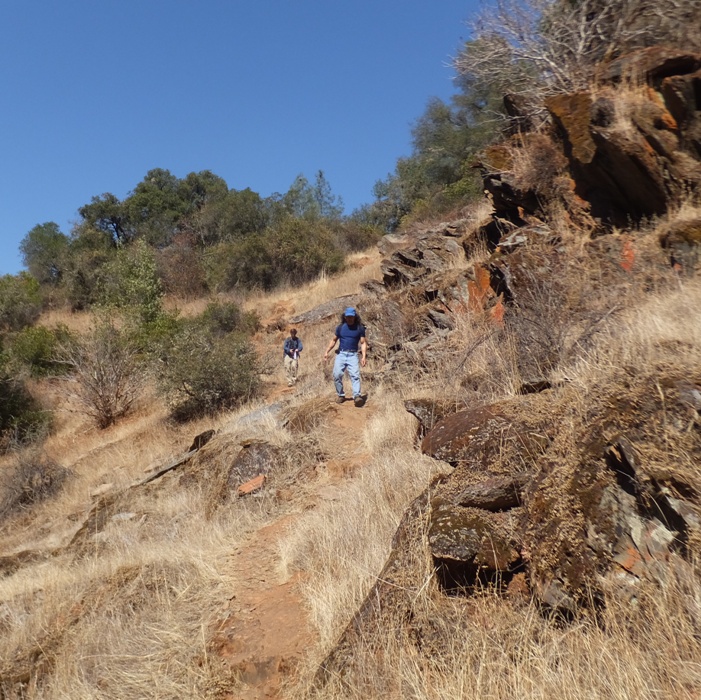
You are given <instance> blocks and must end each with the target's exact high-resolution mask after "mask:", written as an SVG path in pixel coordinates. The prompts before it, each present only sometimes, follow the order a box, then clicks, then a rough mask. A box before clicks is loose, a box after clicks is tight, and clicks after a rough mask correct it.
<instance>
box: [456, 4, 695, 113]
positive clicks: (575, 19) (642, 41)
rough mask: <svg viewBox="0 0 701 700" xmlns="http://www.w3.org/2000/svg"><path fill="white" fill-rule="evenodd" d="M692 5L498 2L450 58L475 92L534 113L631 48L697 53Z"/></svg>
mask: <svg viewBox="0 0 701 700" xmlns="http://www.w3.org/2000/svg"><path fill="white" fill-rule="evenodd" d="M698 23H699V11H698V6H697V3H695V2H694V0H660V1H659V2H656V3H650V2H646V0H621V1H620V2H615V3H610V2H603V1H602V0H582V2H565V1H562V0H527V1H525V2H524V1H522V0H496V2H494V3H489V4H486V5H485V6H484V8H483V9H482V11H481V12H480V13H479V14H478V15H476V17H475V19H474V20H473V21H472V22H471V23H470V25H471V29H472V35H473V37H474V40H472V41H469V42H467V43H466V44H465V47H464V48H463V50H462V51H461V52H460V53H459V54H458V56H457V57H456V59H455V60H454V65H455V67H456V69H457V71H458V73H459V74H461V75H463V76H464V77H465V78H466V79H467V80H469V81H471V82H472V83H473V84H474V85H475V86H476V87H477V89H479V88H480V87H486V88H487V89H491V90H494V89H496V90H498V91H499V92H500V94H514V95H521V96H523V97H524V98H525V99H526V100H527V101H528V103H529V104H530V107H531V109H532V110H533V112H534V113H537V112H538V111H539V110H541V111H542V104H543V100H544V98H545V97H546V96H547V95H549V94H554V93H560V92H574V91H577V90H582V89H586V88H587V87H588V86H589V85H590V84H591V83H592V82H593V81H594V79H595V76H596V71H597V66H598V65H599V64H600V62H601V61H604V60H606V59H610V58H614V57H617V56H620V55H621V54H624V53H626V52H629V51H632V50H634V49H637V48H642V47H647V46H655V45H658V44H665V43H666V44H670V45H674V46H681V47H683V49H684V50H695V49H698V48H699V39H698V32H696V31H695V29H693V28H694V27H697V26H698Z"/></svg>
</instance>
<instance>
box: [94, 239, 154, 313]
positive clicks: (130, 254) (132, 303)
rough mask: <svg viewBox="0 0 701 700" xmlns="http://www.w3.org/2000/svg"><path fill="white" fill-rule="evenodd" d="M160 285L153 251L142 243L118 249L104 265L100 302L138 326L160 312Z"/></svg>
mask: <svg viewBox="0 0 701 700" xmlns="http://www.w3.org/2000/svg"><path fill="white" fill-rule="evenodd" d="M162 297H163V286H162V284H161V281H160V279H159V277H158V273H157V269H156V259H155V256H154V254H153V250H152V249H150V248H149V247H148V246H147V245H146V243H145V242H144V241H137V242H136V243H134V244H133V245H132V246H130V247H128V248H124V249H123V250H120V251H119V253H118V254H117V256H116V258H114V259H113V260H111V261H110V262H108V263H107V265H106V271H105V286H104V288H103V302H104V303H105V304H106V305H107V306H110V307H114V308H117V309H120V310H121V311H124V312H125V313H126V314H127V315H129V316H132V317H134V318H136V319H137V320H138V321H140V322H141V323H149V322H151V321H154V320H155V319H156V318H158V316H159V315H160V314H161V313H162V305H161V299H162Z"/></svg>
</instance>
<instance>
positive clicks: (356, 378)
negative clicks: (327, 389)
mask: <svg viewBox="0 0 701 700" xmlns="http://www.w3.org/2000/svg"><path fill="white" fill-rule="evenodd" d="M346 370H348V376H349V377H350V380H351V385H352V387H353V398H355V397H356V396H360V363H359V361H358V353H357V352H352V351H350V350H342V351H341V352H339V353H338V355H336V360H335V362H334V363H333V383H334V384H335V385H336V393H337V394H338V395H339V396H345V393H344V391H343V373H344V372H345V371H346Z"/></svg>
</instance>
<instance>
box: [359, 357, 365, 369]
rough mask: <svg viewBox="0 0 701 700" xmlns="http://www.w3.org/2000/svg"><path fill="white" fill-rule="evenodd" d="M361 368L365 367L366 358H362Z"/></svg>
mask: <svg viewBox="0 0 701 700" xmlns="http://www.w3.org/2000/svg"><path fill="white" fill-rule="evenodd" d="M360 366H361V367H365V358H364V357H361V358H360Z"/></svg>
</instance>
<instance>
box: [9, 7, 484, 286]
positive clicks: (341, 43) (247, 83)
mask: <svg viewBox="0 0 701 700" xmlns="http://www.w3.org/2000/svg"><path fill="white" fill-rule="evenodd" d="M477 5H478V3H477V0H460V1H459V0H353V1H352V2H336V1H334V0H297V2H284V1H283V0H248V1H247V2H241V1H239V0H197V1H196V0H0V91H1V94H2V96H3V105H2V108H0V274H5V273H16V272H17V271H18V270H20V269H21V267H22V262H21V258H20V255H19V252H18V245H19V242H20V241H21V240H22V238H23V237H24V236H25V235H26V233H27V232H28V231H29V230H30V229H31V228H32V227H33V226H35V225H36V224H39V223H44V222H47V221H55V222H56V223H57V224H58V225H59V226H60V228H61V230H62V231H63V232H64V233H66V234H68V233H70V230H71V226H72V224H73V222H75V221H76V220H77V218H78V215H77V210H78V208H79V207H81V206H82V205H83V204H87V203H88V202H89V201H90V199H91V198H92V197H93V196H95V195H100V194H102V193H104V192H111V193H113V194H114V195H116V196H117V197H119V198H120V199H122V198H124V197H125V196H126V195H127V194H128V192H129V191H130V190H132V189H133V188H134V187H135V186H136V185H137V184H138V183H139V182H140V181H141V180H142V179H143V177H144V175H146V173H147V172H148V171H149V170H150V169H152V168H165V169H167V170H170V171H171V172H172V173H173V174H174V175H176V176H177V177H181V178H182V177H184V176H185V175H187V174H188V173H190V172H193V171H195V172H196V171H200V170H211V171H212V172H214V173H215V174H217V175H219V176H221V177H223V178H224V179H225V180H226V182H227V184H228V185H229V187H230V188H235V189H243V188H245V187H250V188H251V189H253V190H255V191H256V192H259V193H260V194H261V195H262V196H268V195H270V194H272V193H273V192H285V191H287V189H288V188H289V186H290V184H291V183H292V181H293V180H294V178H295V176H296V175H298V174H300V173H302V174H304V175H306V176H307V177H308V178H309V179H310V180H313V178H314V175H315V174H316V172H317V171H318V170H323V171H324V173H325V175H326V177H327V179H328V181H329V182H330V184H331V187H332V189H333V192H334V194H336V195H338V196H340V197H342V198H343V201H344V203H345V205H346V211H347V212H349V213H350V211H352V210H353V209H355V208H356V207H357V206H359V205H361V204H363V203H366V202H370V201H372V187H373V185H374V183H375V182H376V181H377V180H378V179H380V178H384V177H385V176H386V175H387V173H388V172H391V171H392V170H393V169H394V165H395V163H396V160H397V158H398V157H400V156H402V155H408V154H409V153H410V151H411V125H412V123H413V121H414V120H415V119H417V118H418V117H419V116H420V115H421V114H422V113H423V111H424V108H425V106H426V103H427V100H428V99H429V98H430V97H433V96H438V97H442V98H444V99H447V98H449V97H450V95H452V94H453V93H454V89H453V84H452V78H453V77H454V72H453V70H452V68H451V67H450V59H451V57H452V56H454V55H455V54H456V52H457V50H458V49H459V47H460V46H461V44H462V43H463V41H464V40H465V39H467V37H468V30H467V27H466V26H465V20H467V19H468V18H469V17H470V16H471V15H472V14H473V13H474V12H475V11H476V9H477Z"/></svg>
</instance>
